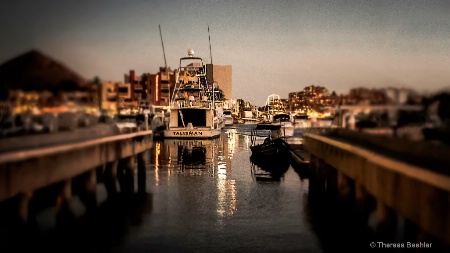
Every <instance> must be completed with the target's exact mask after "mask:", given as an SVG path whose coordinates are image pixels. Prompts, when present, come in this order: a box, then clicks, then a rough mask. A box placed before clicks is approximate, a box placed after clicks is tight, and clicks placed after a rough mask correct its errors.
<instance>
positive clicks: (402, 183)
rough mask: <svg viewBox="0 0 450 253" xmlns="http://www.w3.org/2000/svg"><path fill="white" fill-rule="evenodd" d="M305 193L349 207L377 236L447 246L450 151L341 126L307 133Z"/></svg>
mask: <svg viewBox="0 0 450 253" xmlns="http://www.w3.org/2000/svg"><path fill="white" fill-rule="evenodd" d="M303 137H304V144H303V145H304V146H303V147H304V150H305V151H306V152H307V153H308V154H309V155H310V158H309V166H308V167H309V171H308V177H309V189H310V190H309V195H310V196H311V198H313V199H315V200H319V201H320V200H324V201H328V200H330V199H335V200H336V201H338V203H340V204H339V205H341V206H345V205H347V206H348V205H350V206H351V207H352V208H353V209H354V210H356V211H357V212H358V213H359V216H360V217H362V219H363V221H364V222H365V223H366V224H369V223H370V221H369V218H370V217H372V218H374V219H372V220H375V222H374V223H375V224H373V230H374V231H375V232H376V233H377V235H380V238H384V239H386V240H391V241H392V240H394V239H395V238H394V237H395V235H398V234H402V236H403V238H404V240H408V241H409V242H424V241H425V242H433V243H435V245H436V244H439V245H441V246H442V247H444V248H446V249H447V247H448V248H450V247H449V245H450V171H449V170H448V169H449V168H450V156H449V154H450V149H449V147H448V146H446V145H445V144H442V145H441V144H436V143H427V142H420V141H408V140H405V139H398V138H392V137H388V136H381V135H374V134H367V133H362V132H358V131H351V130H345V129H339V130H338V129H329V130H327V131H325V132H323V131H322V133H320V134H317V133H305V134H304V136H303Z"/></svg>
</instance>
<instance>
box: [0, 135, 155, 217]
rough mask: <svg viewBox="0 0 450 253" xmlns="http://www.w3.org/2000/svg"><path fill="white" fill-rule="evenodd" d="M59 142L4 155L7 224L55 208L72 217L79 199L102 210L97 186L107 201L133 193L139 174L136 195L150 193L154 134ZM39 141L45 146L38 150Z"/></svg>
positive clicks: (1, 198)
mask: <svg viewBox="0 0 450 253" xmlns="http://www.w3.org/2000/svg"><path fill="white" fill-rule="evenodd" d="M94 133H95V132H94ZM72 135H77V136H78V137H80V136H82V138H78V139H77V138H73V136H72ZM54 136H56V135H52V136H47V137H48V138H47V139H45V138H43V137H42V136H40V138H35V137H34V136H30V137H29V138H28V147H29V148H25V146H23V147H21V148H19V147H18V148H17V149H15V150H14V151H10V152H2V153H0V207H1V208H0V211H2V212H7V214H2V215H3V216H7V217H8V218H7V219H9V220H18V221H20V222H21V223H23V224H26V223H27V222H28V221H29V219H30V217H32V216H33V215H34V213H35V212H37V211H38V210H39V209H42V208H43V206H42V205H44V204H45V205H48V206H56V208H57V210H58V213H60V214H63V213H70V212H71V210H70V209H71V208H70V207H71V200H72V198H73V197H74V196H78V197H79V198H80V200H81V201H82V202H83V204H84V205H85V207H86V210H90V209H93V208H95V207H96V206H97V204H98V200H97V199H96V186H97V183H99V182H102V183H104V185H105V188H106V190H107V194H108V198H111V197H113V196H115V195H116V194H117V193H120V192H122V193H133V192H134V191H135V185H134V182H135V180H134V172H135V170H136V168H137V170H138V173H137V174H138V180H137V182H138V185H137V190H138V191H140V192H142V191H145V163H146V160H147V159H148V158H147V157H149V154H148V153H147V152H146V151H148V150H150V149H151V148H152V147H153V133H152V131H151V130H148V131H140V132H135V133H128V134H117V133H116V134H112V133H107V134H104V135H103V136H102V135H92V131H91V133H90V134H84V135H83V134H82V135H80V134H79V133H74V132H67V133H64V134H60V135H58V138H52V137H54ZM25 139H27V138H25ZM25 139H24V141H26V140H25ZM34 139H36V140H40V141H42V143H40V144H36V143H34V142H33V141H32V140H34ZM65 140H66V141H65ZM77 140H78V141H77ZM3 141H5V140H3ZM13 143H16V144H17V142H16V141H14V142H13ZM136 164H137V166H136Z"/></svg>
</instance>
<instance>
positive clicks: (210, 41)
mask: <svg viewBox="0 0 450 253" xmlns="http://www.w3.org/2000/svg"><path fill="white" fill-rule="evenodd" d="M208 37H209V55H210V57H211V64H213V61H212V53H211V35H209V24H208Z"/></svg>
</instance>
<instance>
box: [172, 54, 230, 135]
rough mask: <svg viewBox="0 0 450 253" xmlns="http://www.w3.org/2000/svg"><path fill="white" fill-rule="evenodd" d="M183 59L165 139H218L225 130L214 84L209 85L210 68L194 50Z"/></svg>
mask: <svg viewBox="0 0 450 253" xmlns="http://www.w3.org/2000/svg"><path fill="white" fill-rule="evenodd" d="M188 55H189V56H188V57H182V58H180V66H179V69H178V73H179V76H178V78H177V81H176V84H175V90H174V93H173V94H172V98H171V101H170V119H169V126H168V128H167V129H166V130H164V138H215V137H218V136H219V135H220V132H221V128H222V127H221V126H222V124H221V123H220V120H219V117H218V116H217V111H216V108H215V101H214V84H212V83H211V84H209V83H207V81H206V65H204V64H203V60H202V58H200V57H194V50H192V49H189V50H188Z"/></svg>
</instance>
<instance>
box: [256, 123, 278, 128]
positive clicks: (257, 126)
mask: <svg viewBox="0 0 450 253" xmlns="http://www.w3.org/2000/svg"><path fill="white" fill-rule="evenodd" d="M255 129H256V130H280V129H281V125H273V124H264V123H261V124H257V125H256V128H255Z"/></svg>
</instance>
